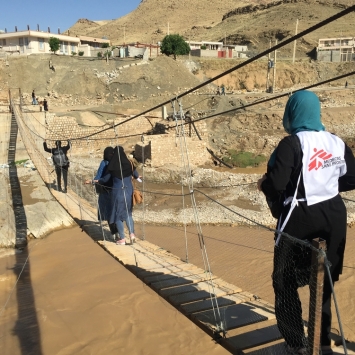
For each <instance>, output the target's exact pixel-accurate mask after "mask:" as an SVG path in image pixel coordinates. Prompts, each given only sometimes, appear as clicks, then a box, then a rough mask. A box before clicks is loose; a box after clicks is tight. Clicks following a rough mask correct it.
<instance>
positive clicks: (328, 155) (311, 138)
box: [297, 131, 346, 206]
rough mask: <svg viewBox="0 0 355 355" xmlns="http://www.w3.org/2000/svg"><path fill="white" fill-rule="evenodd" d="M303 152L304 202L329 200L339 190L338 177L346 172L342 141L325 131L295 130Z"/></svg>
mask: <svg viewBox="0 0 355 355" xmlns="http://www.w3.org/2000/svg"><path fill="white" fill-rule="evenodd" d="M297 136H298V138H299V139H300V141H301V148H302V152H303V159H302V164H303V167H302V175H303V183H304V188H305V193H306V196H305V197H306V201H307V205H308V206H311V205H314V204H316V203H318V202H322V201H325V200H329V199H331V198H333V197H334V196H336V195H337V194H338V193H339V189H338V179H339V177H340V176H343V175H344V174H346V163H345V158H344V154H345V144H344V142H343V141H342V140H341V139H340V138H339V137H337V136H335V135H333V134H331V133H329V132H325V131H320V132H300V133H297Z"/></svg>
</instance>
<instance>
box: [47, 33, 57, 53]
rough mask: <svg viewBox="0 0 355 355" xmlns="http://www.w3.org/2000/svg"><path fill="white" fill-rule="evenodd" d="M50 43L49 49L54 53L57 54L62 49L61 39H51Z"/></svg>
mask: <svg viewBox="0 0 355 355" xmlns="http://www.w3.org/2000/svg"><path fill="white" fill-rule="evenodd" d="M48 43H49V48H50V49H51V52H53V53H55V52H56V51H57V50H58V49H59V47H60V39H59V38H57V37H50V38H49V41H48Z"/></svg>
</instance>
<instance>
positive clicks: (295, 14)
mask: <svg viewBox="0 0 355 355" xmlns="http://www.w3.org/2000/svg"><path fill="white" fill-rule="evenodd" d="M354 3H355V1H354V0H342V1H341V2H340V3H339V2H334V1H317V0H279V1H271V0H265V1H258V0H248V1H247V0H245V1H241V0H225V1H215V2H211V1H208V0H181V1H171V0H144V1H142V2H141V4H140V5H139V6H138V8H137V9H136V10H134V11H132V12H131V13H129V14H128V15H126V16H123V17H121V18H118V19H116V20H112V21H106V23H105V21H101V22H100V21H96V22H94V21H90V20H85V19H80V20H78V22H77V23H76V24H75V25H74V26H73V27H72V28H71V29H70V32H71V33H75V34H86V35H90V36H96V37H103V36H105V37H108V38H110V39H111V40H112V42H113V43H114V44H122V43H123V42H124V41H125V42H126V43H129V42H136V41H138V42H143V43H144V42H148V43H156V42H158V41H161V40H162V39H163V38H164V36H165V35H166V34H167V33H168V26H169V32H170V33H179V34H181V35H183V36H184V37H185V38H186V39H187V40H188V39H189V40H209V41H224V42H226V43H229V44H248V46H249V48H250V49H251V50H253V51H259V52H260V51H261V50H264V49H266V48H268V46H269V41H270V40H272V41H273V42H274V41H275V39H278V40H279V41H280V40H282V39H284V38H289V37H291V36H292V35H293V34H294V33H295V28H296V20H297V19H298V20H299V25H298V32H301V31H303V30H305V29H307V28H309V27H311V26H313V25H315V24H316V23H317V22H319V21H321V20H324V19H325V18H328V17H329V16H332V15H334V14H336V13H338V12H339V11H341V10H342V9H344V8H345V7H347V6H349V5H353V4H354ZM354 22H355V14H351V15H347V16H346V17H344V18H342V19H340V20H338V21H336V22H333V23H332V24H329V25H327V26H325V27H324V28H322V29H320V30H318V31H315V32H313V33H312V34H310V35H307V36H305V37H304V38H302V40H300V41H299V42H298V46H297V51H298V52H299V53H298V55H302V56H305V54H306V53H308V52H309V51H311V50H312V49H313V48H314V47H315V46H316V45H317V43H318V39H319V38H324V37H341V36H352V35H353V27H352V24H353V23H354ZM168 24H169V25H168ZM292 48H293V46H292V45H290V46H289V47H288V48H285V49H282V50H281V51H280V55H281V56H290V55H291V53H292Z"/></svg>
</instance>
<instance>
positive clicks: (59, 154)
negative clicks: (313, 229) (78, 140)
mask: <svg viewBox="0 0 355 355" xmlns="http://www.w3.org/2000/svg"><path fill="white" fill-rule="evenodd" d="M43 148H44V150H45V151H46V152H48V153H51V154H52V160H53V165H54V168H55V173H56V175H57V188H58V191H62V192H64V193H66V192H67V182H68V168H69V159H68V157H67V152H68V150H69V149H70V141H69V140H68V145H66V146H65V147H62V142H61V141H55V148H48V146H47V142H46V141H44V142H43ZM62 174H63V181H64V189H63V190H62V184H61V182H62V181H61V180H62V179H61V178H62Z"/></svg>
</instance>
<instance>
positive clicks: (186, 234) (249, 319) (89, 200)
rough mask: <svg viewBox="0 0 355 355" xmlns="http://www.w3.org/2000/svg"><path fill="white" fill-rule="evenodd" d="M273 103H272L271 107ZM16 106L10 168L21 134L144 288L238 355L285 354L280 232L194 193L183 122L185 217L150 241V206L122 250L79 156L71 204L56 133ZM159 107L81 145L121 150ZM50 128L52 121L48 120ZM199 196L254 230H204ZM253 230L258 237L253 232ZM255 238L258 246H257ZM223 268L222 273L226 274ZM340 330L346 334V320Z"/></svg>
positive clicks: (311, 313) (21, 235)
mask: <svg viewBox="0 0 355 355" xmlns="http://www.w3.org/2000/svg"><path fill="white" fill-rule="evenodd" d="M350 11H354V6H352V7H349V8H348V9H346V10H344V11H343V12H342V13H339V14H338V15H337V16H333V19H332V21H333V20H336V19H338V18H340V17H342V16H344V15H346V14H347V13H349V12H350ZM329 21H330V20H329V19H328V20H326V21H323V22H321V23H319V24H317V25H316V26H313V27H312V28H311V29H309V30H307V31H313V30H315V29H316V28H319V27H320V26H323V25H325V24H326V23H329ZM304 34H305V31H303V32H301V33H300V34H298V35H296V36H294V37H292V38H290V39H289V40H287V41H284V42H283V43H279V44H278V45H277V46H275V47H273V48H271V49H270V50H268V51H265V52H263V53H261V54H260V55H258V56H257V58H253V59H250V60H247V61H246V62H243V63H242V64H241V65H238V66H237V67H234V68H231V69H230V70H228V71H227V72H225V73H223V74H221V75H220V76H222V75H226V74H228V73H229V72H232V71H234V70H237V69H238V68H240V67H241V66H244V65H247V64H248V63H249V62H251V61H253V60H256V59H258V58H260V57H261V56H264V55H266V54H268V53H269V52H271V51H274V50H276V49H277V48H279V47H281V46H283V45H286V44H288V43H291V42H292V41H294V40H295V39H297V38H300V37H302V36H303V35H304ZM296 37H297V38H296ZM353 74H354V72H350V73H347V74H345V75H341V76H339V77H337V78H332V79H331V80H337V79H340V78H344V77H346V76H349V75H353ZM220 76H218V77H220ZM218 77H215V78H212V79H211V80H209V81H207V82H205V83H203V84H201V85H200V86H198V87H195V88H193V89H191V90H188V91H187V92H185V93H183V94H180V95H179V96H177V97H176V98H175V99H176V101H177V102H179V101H178V100H179V99H181V98H182V97H183V96H185V95H188V94H189V93H192V92H194V91H195V90H198V89H199V87H202V86H204V85H206V84H208V83H209V82H212V81H214V80H216V79H217V78H218ZM326 82H328V81H326ZM322 83H325V82H322ZM322 83H318V84H315V85H312V86H309V87H307V88H311V87H314V86H317V85H320V84H322ZM303 89H305V88H303ZM286 95H288V93H286V94H281V95H276V96H273V98H272V99H275V98H279V97H284V96H286ZM270 99H271V98H268V99H265V100H264V101H267V100H270ZM167 103H170V101H167V102H165V103H162V104H160V105H159V106H157V107H160V106H162V105H164V104H167ZM258 103H260V101H258V102H256V103H252V104H250V106H252V105H256V104H258ZM9 106H10V108H11V129H10V140H9V151H8V161H9V162H11V161H14V154H15V150H16V139H17V132H20V134H21V137H22V141H23V143H24V145H25V147H26V150H27V152H28V155H29V156H30V158H31V160H32V161H33V163H34V165H35V167H36V169H37V171H38V173H39V174H40V176H41V178H42V179H43V181H44V182H45V184H46V185H47V186H48V188H49V189H50V191H51V193H52V194H53V196H54V197H55V198H56V200H57V201H58V202H59V203H60V204H61V205H62V206H63V207H64V208H65V209H66V210H67V212H68V213H69V214H70V215H71V216H72V217H73V219H74V220H75V221H76V222H77V223H78V224H79V225H80V226H81V228H82V229H83V230H84V231H85V232H86V233H87V234H88V235H90V236H91V237H92V238H93V239H94V240H96V241H97V242H98V244H99V245H100V246H101V247H102V248H104V249H105V250H106V251H107V252H108V253H109V254H111V255H112V256H113V257H114V258H115V259H117V260H118V261H119V262H121V263H122V264H123V265H125V266H126V267H127V268H128V269H129V270H131V272H133V273H134V274H135V275H136V276H137V277H138V278H140V279H141V280H142V281H143V282H144V283H146V284H147V285H149V286H150V287H151V288H152V289H154V290H155V291H156V292H157V293H158V294H159V295H160V296H161V297H163V298H165V299H166V300H167V301H168V302H170V303H171V304H172V305H173V306H174V307H176V308H177V309H178V310H179V311H181V312H182V313H183V314H185V315H186V316H187V317H188V318H190V319H191V321H193V322H194V323H196V324H197V325H198V326H199V327H201V328H202V329H203V330H205V331H206V332H207V333H208V334H210V335H211V336H212V337H213V338H214V339H215V340H216V341H218V342H220V343H221V344H222V345H223V346H224V347H225V348H227V349H228V350H230V352H231V353H239V354H247V353H248V354H275V353H280V354H282V353H284V352H285V348H284V340H283V339H282V337H281V334H280V332H279V330H278V328H277V325H276V318H275V313H274V306H273V300H272V290H271V280H270V274H271V269H272V265H271V263H270V260H271V253H272V247H273V233H274V232H275V230H273V229H270V228H266V227H265V226H262V225H260V224H259V223H256V222H255V221H253V220H251V219H249V218H245V216H243V215H240V213H239V212H238V211H237V210H235V209H233V208H232V207H228V206H225V205H221V204H220V203H218V202H216V201H215V200H214V199H213V198H212V197H210V196H208V195H207V194H204V193H201V191H199V190H198V189H196V188H195V187H194V184H193V181H192V179H191V167H190V163H189V151H188V147H187V142H186V135H185V132H184V125H185V122H184V121H183V120H177V119H176V120H175V121H176V127H175V129H176V137H177V141H178V144H179V146H180V152H181V166H182V181H184V183H182V192H181V194H180V195H179V198H181V205H182V210H183V213H182V215H181V223H180V224H179V225H178V226H176V225H175V226H172V225H170V226H169V225H165V226H163V228H161V229H160V231H158V232H157V231H156V229H155V230H154V232H152V229H151V226H149V225H145V223H144V215H145V212H146V211H145V210H144V204H143V206H142V210H141V211H137V212H135V215H134V218H135V219H136V220H137V221H138V222H140V223H139V225H140V227H139V228H140V233H138V234H139V237H140V238H138V240H137V243H134V244H130V245H127V246H126V247H119V246H116V245H115V243H113V240H112V239H111V235H110V233H109V229H108V227H107V226H104V225H103V224H98V223H97V205H96V201H97V196H96V195H95V192H94V191H93V190H92V191H90V190H88V189H86V188H85V187H84V186H83V180H84V179H83V174H80V173H78V172H79V171H80V166H81V165H82V164H81V163H80V162H78V161H76V160H75V158H74V156H73V157H72V158H71V159H70V160H71V164H72V165H71V169H70V172H69V178H68V193H67V194H63V193H61V192H59V191H57V190H56V189H55V185H54V183H53V181H55V175H54V173H53V166H52V165H51V163H50V161H49V160H48V157H46V155H45V153H44V151H43V147H42V143H43V140H44V139H46V137H47V136H48V134H49V130H50V127H49V126H48V124H46V122H45V119H44V116H43V115H42V116H41V117H37V116H35V115H33V114H31V112H30V111H31V110H30V109H29V108H28V107H26V106H25V105H24V103H23V102H22V97H21V92H20V90H10V100H9ZM157 107H154V108H151V109H149V110H147V111H144V112H142V113H141V114H139V115H135V116H133V117H130V118H128V119H125V120H123V121H122V122H120V123H119V124H117V125H114V126H113V127H109V128H104V129H102V130H99V131H98V132H94V133H90V134H87V135H85V136H83V137H76V138H75V139H76V140H84V141H87V142H89V141H90V140H91V139H94V138H93V137H94V136H97V135H98V134H99V133H101V132H104V131H106V130H113V131H114V138H115V139H117V144H118V143H119V138H120V137H119V135H118V134H117V132H116V130H115V128H116V127H117V126H119V125H122V124H124V123H126V122H129V121H131V120H133V119H135V118H137V117H139V116H141V115H144V114H146V113H148V112H150V111H152V110H154V109H156V108H157ZM245 108H246V106H243V107H239V108H234V109H233V110H230V111H236V110H238V109H245ZM174 111H175V109H174ZM230 111H228V112H230ZM179 115H180V117H183V115H184V113H183V111H182V108H181V107H179V109H178V110H177V111H176V112H174V116H175V117H177V116H179ZM211 117H214V116H213V115H211V116H209V117H204V118H201V120H202V119H207V118H211ZM46 118H47V119H49V117H48V116H47V117H46ZM69 138H71V139H72V137H61V136H58V137H57V139H63V140H64V139H69ZM142 154H144V153H142ZM89 157H90V153H89ZM81 168H85V167H81ZM9 173H10V180H11V184H12V186H13V189H12V191H13V193H14V196H13V200H14V210H15V216H16V215H17V216H19V218H18V219H16V226H17V228H16V230H17V234H16V245H17V246H18V247H25V245H26V237H27V236H26V231H25V230H24V228H22V227H23V225H24V223H23V220H22V219H21V218H25V215H24V213H23V211H22V208H23V204H22V201H21V200H20V199H18V200H16V196H15V195H16V191H18V190H19V188H20V187H19V182H18V179H17V177H16V170H15V169H13V168H11V167H10V169H9ZM143 176H144V170H143ZM143 181H144V179H143ZM184 189H185V190H186V191H187V192H186V191H185V190H184ZM143 193H148V192H145V191H144V187H143ZM198 193H200V195H202V196H204V197H205V198H206V201H207V200H209V201H212V203H215V208H220V209H221V210H223V213H224V214H225V216H226V218H227V219H228V221H230V220H232V221H235V222H236V223H240V220H241V219H242V220H244V222H245V225H246V227H244V229H243V228H241V229H239V230H238V233H235V232H231V231H228V232H227V233H225V234H224V235H220V234H218V235H217V234H214V233H215V232H214V228H212V227H211V226H207V227H206V226H202V223H200V217H199V211H200V210H201V208H200V207H199V206H198V204H197V201H196V194H198ZM145 198H146V197H145ZM187 198H189V199H190V202H189V208H185V207H187ZM185 213H188V214H189V217H191V219H192V220H193V226H191V224H189V223H187V222H186V221H187V219H186V218H185V217H186V215H185ZM251 227H253V228H254V229H251ZM264 227H265V228H264ZM236 234H237V235H238V240H237V241H236V239H235V238H234V237H235V235H236ZM255 235H258V238H255ZM285 237H286V238H289V240H290V241H291V243H294V244H299V243H300V242H299V241H298V240H297V239H295V238H292V236H287V235H285ZM253 238H255V239H254V240H253ZM221 243H224V249H223V252H222V255H221V249H218V247H217V246H218V245H221ZM301 244H302V243H301ZM301 247H302V248H303V249H302V250H303V252H305V253H306V252H308V251H309V250H310V251H312V252H313V253H315V254H316V259H321V258H322V257H323V258H324V251H323V250H322V249H317V248H315V247H314V246H313V247H312V246H310V245H301ZM306 249H308V251H306ZM248 253H250V254H252V257H249V258H247V257H246V254H248ZM221 258H222V261H223V265H219V264H218V263H219V262H220V261H221ZM266 260H268V262H266ZM258 264H260V265H258ZM325 266H326V265H325ZM317 270H318V266H317V265H314V270H313V271H312V272H313V273H315V276H314V278H311V281H310V289H311V294H312V288H313V289H315V290H316V288H317V280H316V276H317V274H316V271H317ZM312 275H313V274H312ZM265 283H269V284H270V286H269V287H268V288H264V289H263V288H262V287H260V285H262V284H265ZM265 290H266V291H265ZM302 292H303V293H302ZM302 292H301V298H302V304H303V306H304V319H305V321H304V326H305V329H306V331H307V332H308V336H309V339H310V340H312V343H311V344H312V347H311V348H310V349H309V353H310V354H311V353H312V354H317V353H318V352H319V336H320V334H319V324H315V323H314V322H313V323H312V321H311V320H312V319H313V317H315V318H317V317H318V318H319V312H320V309H319V305H318V299H317V297H319V294H318V296H317V295H311V296H310V295H309V293H308V291H302ZM339 324H340V329H341V323H340V319H339ZM341 333H342V334H341V335H342V338H343V346H344V349H343V350H342V351H344V352H345V353H349V352H347V350H346V345H345V342H344V335H343V332H342V329H341Z"/></svg>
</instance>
